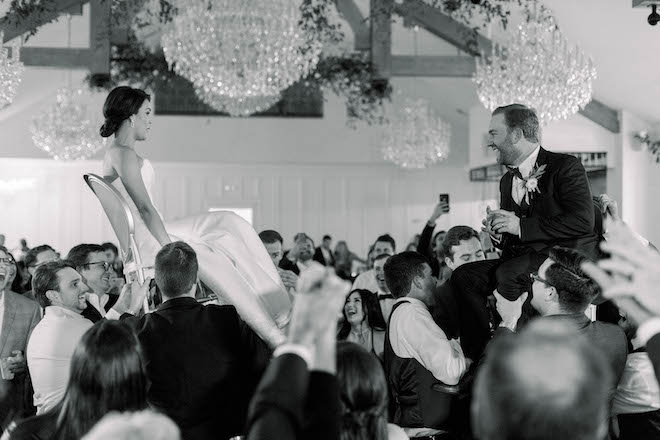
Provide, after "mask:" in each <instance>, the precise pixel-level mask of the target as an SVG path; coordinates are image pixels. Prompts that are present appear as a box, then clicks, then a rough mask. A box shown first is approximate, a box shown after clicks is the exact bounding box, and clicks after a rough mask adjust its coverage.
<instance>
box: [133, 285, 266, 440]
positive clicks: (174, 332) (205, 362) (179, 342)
mask: <svg viewBox="0 0 660 440" xmlns="http://www.w3.org/2000/svg"><path fill="white" fill-rule="evenodd" d="M122 318H125V316H122ZM128 320H129V321H131V323H132V324H133V325H134V326H135V328H136V330H137V335H138V338H139V339H140V343H141V345H142V351H143V354H144V358H145V360H146V366H147V375H148V377H149V380H150V382H151V386H150V388H149V394H148V399H149V403H150V404H151V405H153V406H154V407H155V408H157V409H159V410H161V411H162V412H163V413H165V414H166V415H168V416H169V417H170V418H172V420H174V421H175V422H176V423H177V425H179V428H180V429H181V433H182V436H183V439H185V440H197V439H200V440H201V439H210V438H214V439H226V438H230V437H232V436H235V435H239V434H243V433H244V428H245V422H246V419H247V409H248V404H249V402H250V398H251V397H252V394H253V392H254V390H255V389H256V386H257V384H258V382H259V379H260V378H261V375H262V373H263V371H264V369H265V368H266V365H267V363H268V360H269V357H270V350H269V349H268V348H267V346H266V344H265V343H264V342H263V341H262V340H261V339H259V337H258V336H257V335H256V334H255V333H254V331H252V329H250V327H248V326H247V325H246V324H245V323H244V322H243V321H242V320H241V319H240V318H239V316H238V314H237V312H236V309H235V308H234V307H233V306H217V305H206V306H203V305H201V304H199V303H198V302H197V300H195V299H194V298H188V297H185V298H174V299H170V300H168V301H166V302H164V303H163V304H161V305H160V307H158V309H157V310H156V311H155V312H153V313H150V314H147V315H145V316H143V317H141V318H139V319H137V318H134V317H130V318H129V319H128Z"/></svg>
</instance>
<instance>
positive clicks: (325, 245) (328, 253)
mask: <svg viewBox="0 0 660 440" xmlns="http://www.w3.org/2000/svg"><path fill="white" fill-rule="evenodd" d="M314 261H316V262H318V263H319V264H322V265H324V266H334V265H335V256H334V255H333V254H332V237H331V236H329V235H324V236H323V241H322V242H321V246H319V247H317V248H316V250H315V251H314Z"/></svg>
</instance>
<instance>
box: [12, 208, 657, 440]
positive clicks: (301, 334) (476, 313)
mask: <svg viewBox="0 0 660 440" xmlns="http://www.w3.org/2000/svg"><path fill="white" fill-rule="evenodd" d="M594 203H595V205H596V207H597V211H598V213H599V215H600V216H601V217H602V216H604V217H608V218H612V219H613V220H615V222H611V223H609V224H608V225H609V227H603V226H602V224H599V225H597V226H598V227H600V228H601V231H600V235H602V234H603V232H604V231H605V229H607V233H608V234H607V241H603V242H602V245H601V248H602V252H603V254H602V256H603V258H602V259H600V261H597V262H596V261H595V260H594V259H590V258H587V257H586V256H585V255H583V254H582V253H581V252H579V250H576V249H568V248H566V247H559V246H557V247H554V248H553V249H552V250H551V251H550V252H549V254H548V255H547V257H546V258H545V259H544V260H543V261H542V263H541V264H540V266H539V267H538V270H535V271H533V272H531V273H527V274H526V275H525V276H526V277H527V278H526V280H527V283H528V286H529V288H528V289H527V291H526V292H525V293H524V294H523V295H521V296H520V297H518V298H515V299H511V298H507V297H505V296H503V295H502V294H501V293H500V292H498V290H497V289H496V287H497V285H496V282H497V277H496V276H495V275H494V272H493V271H495V270H497V268H496V267H495V266H493V267H492V268H491V269H489V271H481V270H476V268H478V267H485V266H483V263H484V262H487V261H488V260H491V261H496V260H495V259H496V258H497V257H498V253H497V251H496V250H495V249H494V247H493V243H492V242H491V240H490V239H489V235H488V234H486V233H484V232H483V231H476V230H475V229H473V228H472V227H469V226H464V225H457V226H454V227H452V228H450V229H448V230H447V231H437V232H436V231H435V228H436V222H437V220H438V219H439V218H440V217H441V216H442V215H443V214H444V213H445V212H446V211H447V206H446V205H445V204H443V203H440V204H438V205H437V206H436V207H435V209H434V211H433V213H432V214H431V216H430V218H429V221H428V222H427V224H426V225H425V226H424V229H423V231H421V233H420V235H419V236H417V237H415V239H414V240H412V241H411V243H410V244H409V245H408V246H406V248H405V250H404V251H403V252H398V253H397V246H396V242H395V240H394V239H393V238H392V237H391V236H390V235H388V234H383V235H381V236H378V237H377V238H376V239H375V241H374V243H373V245H372V246H371V248H370V250H369V253H368V255H367V257H366V258H364V259H362V258H360V257H359V256H358V255H356V254H355V253H354V252H351V251H350V250H349V247H348V245H347V244H346V242H344V241H340V242H338V243H337V244H336V246H335V247H334V249H333V246H332V244H333V243H332V237H330V236H329V235H326V236H324V237H322V240H321V242H320V245H319V246H318V247H317V246H316V245H315V243H314V241H313V240H312V238H311V237H309V236H308V235H307V234H305V233H299V234H296V236H295V237H294V240H293V243H294V244H293V247H291V248H290V249H288V250H285V249H284V247H283V245H284V239H283V237H282V236H281V235H280V234H279V233H278V232H277V231H274V230H266V231H262V232H261V233H260V234H259V236H260V238H261V240H262V242H263V244H264V246H265V248H266V250H267V251H268V253H269V255H270V256H271V258H272V260H273V263H274V264H275V266H276V267H278V270H279V273H280V277H281V279H282V282H283V284H284V286H285V287H286V288H287V290H288V291H289V293H290V295H291V296H292V298H293V299H294V308H293V311H292V315H291V321H290V324H289V326H288V334H287V341H286V342H285V343H284V344H283V345H281V346H279V347H277V348H275V350H274V351H273V350H272V348H270V347H268V346H267V345H266V344H265V343H264V342H263V341H262V340H261V339H260V338H259V337H258V336H257V335H256V333H255V332H254V331H253V330H252V329H251V328H250V327H249V326H247V325H246V324H245V323H244V321H243V320H242V319H241V317H240V316H239V315H238V314H237V312H236V310H235V309H234V308H233V307H232V306H227V305H222V306H221V305H216V304H209V303H206V304H202V303H201V302H200V301H198V299H197V297H198V296H199V295H198V292H197V290H198V289H199V286H200V285H199V282H198V275H197V274H198V263H197V257H196V254H195V251H194V250H193V249H192V248H190V247H189V246H188V245H187V244H185V243H183V242H174V243H171V244H169V245H166V246H164V247H163V248H162V249H161V251H160V252H159V253H158V255H157V258H156V266H155V281H154V282H155V285H156V286H157V289H158V291H159V294H160V295H161V296H162V304H161V305H160V306H159V307H158V308H157V309H156V310H154V311H152V312H150V313H146V314H145V313H144V310H143V304H144V300H145V298H146V297H147V296H148V295H149V293H150V288H152V287H153V284H154V283H151V282H150V281H151V280H150V279H147V280H146V282H145V283H143V284H142V285H139V284H137V283H128V284H127V283H126V282H125V280H124V274H123V273H122V272H123V269H122V266H121V260H120V259H119V257H118V251H117V248H116V247H115V246H114V245H112V244H111V243H105V244H103V245H96V244H80V245H77V246H75V247H73V248H72V249H71V250H69V252H68V253H67V254H66V255H65V256H64V257H65V258H62V256H61V255H60V254H59V253H58V252H57V251H56V250H55V249H53V248H52V247H50V246H49V245H46V244H44V245H39V246H36V247H33V248H29V247H28V246H27V243H26V242H25V240H22V242H21V245H20V247H19V248H18V249H16V250H15V251H14V252H13V253H12V252H10V251H9V250H7V248H5V247H4V245H3V244H4V237H3V236H0V242H2V243H3V244H2V245H0V292H2V295H1V297H0V329H1V331H0V370H1V373H2V380H0V425H1V426H2V429H3V431H4V434H3V438H4V439H44V440H45V439H81V438H85V439H110V438H112V439H122V438H125V439H133V438H139V439H141V438H144V439H147V438H149V439H179V438H183V439H230V438H244V439H296V438H298V439H311V438H314V439H342V440H363V439H364V440H366V439H376V440H386V439H387V440H399V439H407V438H416V439H483V440H505V439H513V438H515V439H551V438H561V439H576V440H577V439H593V440H599V439H606V438H611V439H616V438H618V439H622V440H627V439H641V438H644V439H653V438H660V389H659V387H658V380H657V377H658V376H660V374H658V373H660V324H659V323H660V317H659V316H660V301H658V299H657V298H659V297H658V295H657V294H656V292H655V289H656V288H657V285H659V284H658V282H659V281H660V276H659V275H658V274H660V254H659V253H658V252H657V251H656V250H655V248H653V247H652V245H650V244H648V243H647V242H643V241H642V240H640V239H639V237H638V236H637V235H636V234H634V233H633V232H632V231H630V230H629V229H628V228H627V227H626V226H625V225H623V224H622V223H621V222H620V221H617V220H619V219H618V211H617V207H616V203H615V202H614V201H612V200H611V199H609V198H608V197H606V196H601V197H599V198H595V199H594ZM489 267H490V266H489ZM484 292H485V293H484ZM594 304H596V305H597V306H598V307H597V311H598V312H597V313H596V314H595V315H594V314H593V313H592V309H593V305H594ZM592 315H594V316H592ZM596 316H597V317H598V319H595V318H596ZM656 371H657V373H656ZM239 436H242V437H239Z"/></svg>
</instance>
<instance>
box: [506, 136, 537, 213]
mask: <svg viewBox="0 0 660 440" xmlns="http://www.w3.org/2000/svg"><path fill="white" fill-rule="evenodd" d="M539 151H541V147H540V146H539V147H536V150H534V151H532V154H530V155H529V156H527V159H525V160H524V161H523V163H521V164H520V166H519V167H518V170H519V171H520V175H521V176H523V177H525V178H527V177H529V175H530V174H532V170H533V169H534V165H536V159H537V158H538V157H539ZM525 194H527V189H526V188H525V182H524V181H522V180H520V179H519V178H518V176H513V182H512V183H511V197H513V201H514V202H516V203H517V204H518V205H520V204H521V203H522V200H523V198H524V197H525Z"/></svg>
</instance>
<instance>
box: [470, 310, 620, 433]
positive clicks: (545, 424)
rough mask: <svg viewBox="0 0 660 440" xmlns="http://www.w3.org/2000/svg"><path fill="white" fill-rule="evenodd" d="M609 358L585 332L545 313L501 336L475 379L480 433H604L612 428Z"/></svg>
mask: <svg viewBox="0 0 660 440" xmlns="http://www.w3.org/2000/svg"><path fill="white" fill-rule="evenodd" d="M611 374H612V373H611V371H610V367H609V364H608V363H607V362H606V361H605V359H604V358H603V357H602V355H601V354H600V353H599V352H597V351H596V349H594V348H593V347H591V346H589V345H588V343H587V342H586V340H585V339H583V338H582V337H581V336H578V335H576V334H575V332H574V331H570V330H567V329H565V328H563V327H562V326H561V325H560V324H558V323H553V322H548V321H545V320H543V319H539V320H537V321H535V322H533V323H532V324H531V325H529V326H528V327H527V328H526V329H525V330H524V331H523V332H521V333H520V334H519V335H514V334H511V335H502V337H498V338H496V339H495V340H494V341H493V343H492V345H491V346H490V347H489V349H488V351H487V357H486V361H485V363H484V365H483V367H482V368H481V370H480V372H479V374H478V376H477V380H476V383H475V396H474V400H473V404H472V426H473V428H474V432H475V434H476V436H477V437H478V438H479V439H480V440H510V439H517V440H546V439H547V440H551V439H563V440H578V439H579V440H592V439H593V440H598V439H602V438H603V437H604V435H605V434H606V433H607V418H608V408H609V396H608V391H609V384H610V382H611Z"/></svg>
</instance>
